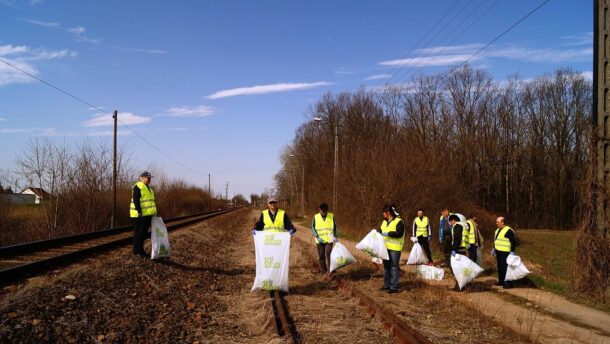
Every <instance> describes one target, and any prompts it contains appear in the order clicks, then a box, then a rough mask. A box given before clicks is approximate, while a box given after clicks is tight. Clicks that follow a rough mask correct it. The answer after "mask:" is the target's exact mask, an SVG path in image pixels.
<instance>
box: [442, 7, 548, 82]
mask: <svg viewBox="0 0 610 344" xmlns="http://www.w3.org/2000/svg"><path fill="white" fill-rule="evenodd" d="M550 1H551V0H545V1H543V2H541V3H540V4H539V5H538V6H536V7H535V8H534V9H533V10H531V11H529V12H528V13H527V14H526V15H524V16H523V17H521V19H519V20H518V21H517V22H515V23H514V24H513V25H511V26H510V27H508V28H507V29H506V30H504V31H503V32H502V33H501V34H499V35H497V36H496V37H495V38H494V39H492V40H491V41H490V42H489V43H487V44H486V45H485V46H483V47H481V49H479V50H477V51H476V52H475V53H474V54H472V55H471V56H470V57H469V58H468V59H466V61H464V62H462V63H461V64H459V65H458V66H456V67H455V68H453V69H452V70H449V71H448V72H447V73H445V74H444V75H443V76H442V77H441V80H442V79H444V78H446V77H447V76H449V74H451V73H453V72H455V71H456V70H458V69H460V68H461V67H463V66H464V65H465V64H467V63H468V62H470V60H472V59H473V58H475V57H476V56H477V55H479V54H480V53H481V52H482V51H483V50H485V49H487V48H489V46H491V45H492V44H494V43H495V42H496V41H497V40H498V39H500V38H502V36H504V35H505V34H507V33H508V32H510V31H511V30H512V29H514V28H515V27H516V26H517V25H519V24H521V23H522V22H523V21H524V20H526V19H527V18H528V17H529V16H531V15H532V14H534V13H535V12H536V11H538V10H539V9H540V8H542V6H544V5H546V4H547V3H548V2H550Z"/></svg>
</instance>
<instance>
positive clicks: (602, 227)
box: [592, 0, 610, 237]
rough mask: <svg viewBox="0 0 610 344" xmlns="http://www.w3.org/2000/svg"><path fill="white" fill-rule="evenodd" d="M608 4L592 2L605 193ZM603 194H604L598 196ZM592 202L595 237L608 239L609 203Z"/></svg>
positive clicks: (609, 159)
mask: <svg viewBox="0 0 610 344" xmlns="http://www.w3.org/2000/svg"><path fill="white" fill-rule="evenodd" d="M608 9H609V8H608V0H594V1H593V11H594V15H593V25H594V27H593V56H594V57H593V59H594V60H593V116H592V117H593V127H594V130H595V134H596V141H597V142H596V145H597V147H596V150H597V152H596V153H597V171H596V175H597V182H598V185H601V186H603V187H604V188H605V189H606V190H608V189H610V188H609V186H610V185H609V182H610V178H609V174H610V83H609V82H608V81H609V78H610V68H608V67H609V66H608V58H609V57H610V56H609V51H610V50H609V49H610V40H609V39H608V26H609V25H610V13H608ZM601 193H602V194H604V193H605V192H601ZM594 197H596V198H597V199H596V200H595V201H594V206H595V208H596V209H595V214H596V224H597V226H596V227H597V228H596V230H597V233H598V234H599V235H603V236H605V237H608V224H607V223H606V219H607V218H608V215H610V211H609V207H608V201H607V200H606V199H605V198H604V197H599V196H595V193H594Z"/></svg>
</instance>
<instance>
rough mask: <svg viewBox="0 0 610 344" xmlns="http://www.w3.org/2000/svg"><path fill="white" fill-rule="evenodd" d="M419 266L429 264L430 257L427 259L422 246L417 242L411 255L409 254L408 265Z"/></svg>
mask: <svg viewBox="0 0 610 344" xmlns="http://www.w3.org/2000/svg"><path fill="white" fill-rule="evenodd" d="M419 264H428V257H426V255H425V254H424V250H423V249H422V248H421V245H420V244H419V243H417V242H416V243H415V244H413V248H412V249H411V253H409V259H408V260H407V265H419Z"/></svg>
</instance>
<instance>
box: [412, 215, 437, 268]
mask: <svg viewBox="0 0 610 344" xmlns="http://www.w3.org/2000/svg"><path fill="white" fill-rule="evenodd" d="M412 233H413V234H412V236H413V237H417V242H418V243H419V244H420V245H421V247H422V248H423V249H424V253H425V254H426V257H428V265H434V263H433V262H432V253H430V238H431V237H432V229H431V228H430V220H428V217H427V216H424V210H423V209H421V208H420V209H418V210H417V217H416V218H415V220H413V229H412Z"/></svg>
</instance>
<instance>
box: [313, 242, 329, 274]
mask: <svg viewBox="0 0 610 344" xmlns="http://www.w3.org/2000/svg"><path fill="white" fill-rule="evenodd" d="M316 246H317V247H318V258H319V260H320V272H321V273H326V272H328V270H329V269H330V252H331V251H332V250H333V244H332V243H325V244H317V245H316Z"/></svg>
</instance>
